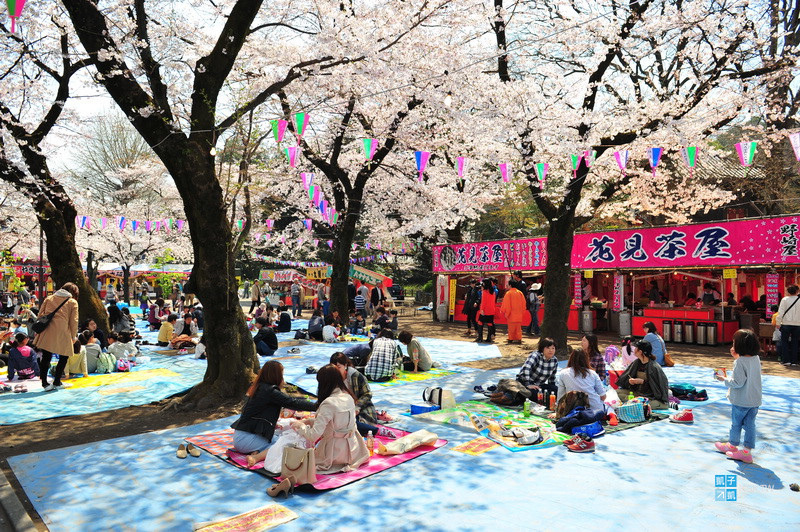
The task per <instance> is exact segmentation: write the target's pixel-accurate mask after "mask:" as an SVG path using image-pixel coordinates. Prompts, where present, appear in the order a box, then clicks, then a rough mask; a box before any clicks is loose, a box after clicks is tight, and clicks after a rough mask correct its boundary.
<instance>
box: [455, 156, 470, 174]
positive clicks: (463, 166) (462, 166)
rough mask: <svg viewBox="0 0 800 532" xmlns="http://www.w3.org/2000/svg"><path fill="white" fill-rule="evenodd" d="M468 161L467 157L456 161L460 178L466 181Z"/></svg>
mask: <svg viewBox="0 0 800 532" xmlns="http://www.w3.org/2000/svg"><path fill="white" fill-rule="evenodd" d="M468 160H469V159H467V158H466V157H459V158H458V159H456V171H457V172H458V177H459V178H460V179H464V173H465V172H466V170H467V161H468Z"/></svg>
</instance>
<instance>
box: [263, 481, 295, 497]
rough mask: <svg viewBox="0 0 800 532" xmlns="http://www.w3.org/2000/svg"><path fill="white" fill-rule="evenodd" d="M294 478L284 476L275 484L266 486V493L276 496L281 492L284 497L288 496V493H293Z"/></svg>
mask: <svg viewBox="0 0 800 532" xmlns="http://www.w3.org/2000/svg"><path fill="white" fill-rule="evenodd" d="M295 482H296V480H295V478H294V477H292V476H290V477H286V478H285V479H283V480H281V481H280V482H278V483H277V484H273V485H272V486H270V487H268V488H267V495H269V496H270V497H277V496H279V495H280V494H281V493H283V494H284V495H285V496H286V498H287V499H288V498H289V494H290V493H294V484H295Z"/></svg>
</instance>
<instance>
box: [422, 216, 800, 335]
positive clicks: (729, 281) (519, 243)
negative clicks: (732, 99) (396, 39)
mask: <svg viewBox="0 0 800 532" xmlns="http://www.w3.org/2000/svg"><path fill="white" fill-rule="evenodd" d="M798 217H800V215H790V216H778V217H770V218H758V219H746V220H735V221H725V222H718V223H705V224H687V225H680V226H665V227H650V228H635V229H622V230H610V231H602V232H593V233H578V234H576V235H575V240H574V244H573V250H572V257H571V261H570V265H571V267H572V269H573V278H572V286H571V290H574V291H575V295H576V298H575V301H577V302H578V304H579V305H580V304H581V301H578V299H581V300H583V299H584V297H585V296H586V294H587V292H586V291H588V292H590V293H591V296H590V297H588V299H589V300H590V305H589V308H585V309H581V308H579V307H578V306H576V305H573V306H572V307H571V309H570V314H569V319H568V322H567V326H568V329H569V330H572V331H577V330H588V327H587V325H588V324H587V323H586V321H584V320H586V319H587V316H589V319H591V327H592V328H596V327H598V325H599V326H600V327H601V328H602V327H603V326H604V325H606V324H607V325H608V327H609V328H610V329H611V330H620V332H623V333H624V332H627V331H625V329H624V328H622V327H621V326H620V316H621V315H624V314H625V313H626V311H627V312H631V311H632V312H633V313H634V315H633V316H632V322H631V323H630V325H631V327H629V329H631V332H632V333H633V334H634V335H636V336H641V335H642V334H643V333H642V325H643V324H644V322H646V321H652V322H653V323H655V325H656V327H657V328H658V329H659V332H663V326H664V324H665V323H667V322H669V326H668V329H671V331H670V333H671V332H673V331H676V322H680V325H681V334H680V336H677V335H676V334H669V335H667V336H668V337H669V339H670V340H672V339H678V340H679V341H685V340H684V338H686V337H687V336H691V338H692V339H693V340H696V339H697V338H698V333H699V332H700V331H702V332H703V333H705V336H706V339H708V336H709V335H708V333H707V331H710V330H712V329H713V330H714V331H715V334H714V335H715V336H716V338H715V339H714V340H715V341H716V342H730V341H731V338H732V335H733V333H734V332H735V331H736V329H738V328H739V327H740V326H742V325H745V326H751V327H753V328H754V329H756V330H758V323H759V321H760V320H763V319H769V317H770V316H771V311H770V310H769V307H770V305H772V304H777V303H778V301H779V299H780V297H781V295H782V293H783V292H784V287H785V286H786V285H788V284H791V283H793V282H796V279H797V268H798V266H800V254H799V253H798V245H797V244H798V242H797V237H798V235H797V233H798ZM546 250H547V239H546V238H532V239H524V240H502V241H489V242H474V243H466V244H449V245H441V246H434V248H433V273H434V274H435V275H437V297H436V303H437V305H445V306H446V307H447V308H448V310H449V314H450V316H452V318H453V319H454V320H456V321H462V320H466V316H465V315H464V314H463V300H464V295H465V293H466V288H467V286H468V284H469V280H470V279H471V278H482V277H485V276H494V277H497V278H498V280H499V281H500V287H501V294H502V292H503V289H504V288H505V287H506V285H507V283H508V279H509V275H510V273H511V271H514V270H521V271H522V272H523V277H525V279H526V281H530V280H532V279H533V278H535V279H536V280H537V282H539V280H541V282H543V283H546V282H547V280H546V279H545V278H543V277H541V276H542V275H543V273H544V270H545V268H546V266H547V251H546ZM654 280H655V281H656V283H655V286H656V288H657V290H658V291H659V292H663V299H664V300H663V302H660V303H655V302H651V301H650V299H649V298H648V297H647V295H648V292H649V288H650V287H652V286H653V285H652V284H651V283H652V281H654ZM706 283H710V284H712V286H713V287H714V291H716V292H719V294H720V299H721V300H722V301H721V302H718V303H716V304H713V305H702V304H701V308H699V309H698V308H697V307H696V306H692V307H683V303H684V301H686V299H687V296H688V294H690V293H695V295H697V296H698V297H700V296H701V295H702V292H703V286H704V285H705V284H706ZM439 288H441V290H440V289H439ZM582 291H583V294H582ZM440 292H441V293H440ZM451 293H452V296H453V297H452V298H451V297H450V294H451ZM729 293H730V294H733V298H734V299H735V301H736V302H737V305H736V307H734V308H731V307H730V306H729V305H727V304H726V303H725V300H726V296H727V294H729ZM745 296H749V297H750V298H752V301H753V302H754V303H755V307H751V308H746V307H740V306H739V305H738V302H739V301H740V300H742V299H743V298H745ZM498 299H499V298H498ZM575 301H574V302H575ZM499 304H500V301H499V300H498V305H499ZM546 309H547V302H546V301H544V304H543V305H542V309H541V311H540V312H541V313H542V315H543V313H544V312H546ZM754 309H755V310H754ZM604 311H606V312H607V314H608V316H606V317H604V316H603V314H604V313H605V312H604ZM583 313H586V314H583ZM589 313H590V314H589ZM628 316H629V317H630V315H628ZM541 319H542V316H540V321H541ZM496 321H497V322H498V323H503V318H502V313H500V312H499V309H498V311H497V314H496ZM687 329H690V330H691V332H690V333H689V334H688V335H687V334H686V333H687Z"/></svg>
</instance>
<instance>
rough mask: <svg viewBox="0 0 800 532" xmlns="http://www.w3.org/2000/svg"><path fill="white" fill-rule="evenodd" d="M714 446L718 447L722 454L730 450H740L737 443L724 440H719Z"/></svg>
mask: <svg viewBox="0 0 800 532" xmlns="http://www.w3.org/2000/svg"><path fill="white" fill-rule="evenodd" d="M714 447H716V448H717V451H718V452H720V453H722V454H726V453H728V452H732V451H738V450H739V448H738V447H736V446H735V445H731V444H730V443H728V442H724V443H723V442H721V441H718V442H717V443H715V444H714Z"/></svg>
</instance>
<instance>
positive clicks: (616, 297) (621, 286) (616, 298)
mask: <svg viewBox="0 0 800 532" xmlns="http://www.w3.org/2000/svg"><path fill="white" fill-rule="evenodd" d="M624 290H625V276H624V275H619V274H617V275H614V293H613V296H612V298H611V310H615V311H620V310H622V296H623V294H624Z"/></svg>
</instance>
